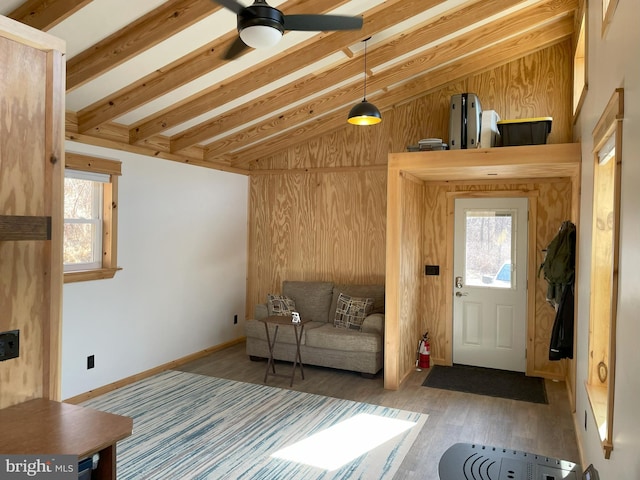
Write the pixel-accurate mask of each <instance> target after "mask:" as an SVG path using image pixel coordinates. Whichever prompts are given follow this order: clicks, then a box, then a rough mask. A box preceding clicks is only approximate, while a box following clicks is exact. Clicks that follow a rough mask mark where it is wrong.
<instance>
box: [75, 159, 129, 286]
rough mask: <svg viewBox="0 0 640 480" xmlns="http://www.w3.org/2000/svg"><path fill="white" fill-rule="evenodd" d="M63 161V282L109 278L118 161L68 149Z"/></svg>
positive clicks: (112, 265)
mask: <svg viewBox="0 0 640 480" xmlns="http://www.w3.org/2000/svg"><path fill="white" fill-rule="evenodd" d="M65 163H66V168H65V178H64V252H63V255H64V277H65V283H68V282H75V281H82V280H97V279H102V278H112V277H113V276H114V275H115V272H116V271H117V270H119V268H118V267H117V263H116V251H117V249H116V241H117V196H118V195H117V185H118V183H117V179H118V176H120V173H121V172H120V167H121V162H118V161H115V160H107V159H102V158H94V157H89V156H86V155H81V154H75V153H69V152H68V153H67V154H66V160H65Z"/></svg>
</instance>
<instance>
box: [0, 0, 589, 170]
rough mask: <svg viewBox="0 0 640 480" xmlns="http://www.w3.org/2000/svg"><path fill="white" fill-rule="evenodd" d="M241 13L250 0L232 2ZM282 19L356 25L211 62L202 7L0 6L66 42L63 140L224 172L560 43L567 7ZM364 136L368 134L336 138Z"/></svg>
mask: <svg viewBox="0 0 640 480" xmlns="http://www.w3.org/2000/svg"><path fill="white" fill-rule="evenodd" d="M240 1H241V2H242V3H243V4H245V5H248V4H250V3H251V2H250V1H247V0H240ZM269 4H270V5H271V6H273V7H277V8H278V9H280V10H281V11H282V12H283V13H285V15H286V14H298V13H313V14H319V13H328V12H331V13H334V14H340V15H361V16H362V17H363V19H364V26H363V28H362V30H358V31H341V32H287V33H286V34H285V35H284V37H283V39H282V40H281V42H280V43H279V44H277V45H276V46H275V47H271V48H267V49H256V50H252V49H247V51H246V52H245V54H244V55H242V56H241V57H240V58H237V59H235V60H232V61H224V60H223V59H222V55H223V54H224V52H225V51H226V49H227V48H228V47H229V45H230V44H231V43H232V42H233V41H234V39H235V38H236V36H237V31H236V29H235V27H236V18H235V15H234V14H233V13H231V12H229V11H228V10H226V9H224V8H222V7H220V6H219V5H218V4H217V3H214V2H212V1H211V0H134V1H132V0H28V1H24V0H3V2H2V5H1V6H0V14H2V15H5V16H8V17H11V18H14V19H16V20H19V21H21V22H24V23H26V24H29V25H31V26H33V27H35V28H38V29H41V30H45V31H49V32H50V33H52V34H53V35H56V36H58V37H61V38H63V39H65V40H66V41H67V58H68V60H67V125H66V132H67V138H69V139H73V140H77V141H79V142H83V143H88V144H93V145H98V146H105V147H111V148H116V149H121V150H127V151H132V152H136V153H142V154H146V155H152V156H156V157H159V158H164V159H169V160H174V161H180V162H187V163H191V164H195V165H203V166H208V167H212V168H219V169H223V170H230V171H246V170H247V169H248V168H250V164H251V162H252V161H254V160H256V159H258V158H260V157H265V156H269V155H271V154H274V153H277V152H278V151H280V150H282V149H284V148H287V147H288V146H290V145H292V144H295V143H298V142H303V141H306V140H308V139H311V138H313V137H315V136H317V135H319V134H323V133H328V132H330V131H332V130H335V129H338V128H343V127H344V126H345V124H346V117H347V114H348V112H349V110H350V108H351V107H352V106H353V105H354V104H355V103H357V102H359V101H361V100H362V96H363V79H364V74H363V71H364V59H363V51H364V50H363V45H364V44H363V40H364V39H365V38H367V37H371V39H370V40H369V41H368V42H367V59H366V64H367V71H366V74H367V100H369V101H371V102H372V103H375V104H376V105H377V106H378V108H379V109H380V110H381V111H382V114H383V117H384V111H385V110H388V109H391V108H393V107H394V106H395V105H398V104H402V103H404V102H407V101H410V100H411V99H414V98H416V97H418V96H420V95H422V94H424V93H425V92H428V91H431V90H434V89H436V88H438V87H439V86H442V85H446V84H447V83H450V82H452V81H454V80H457V79H460V78H464V77H466V76H468V75H471V74H474V73H477V72H481V71H483V70H486V69H489V68H493V67H495V66H498V65H501V64H504V63H506V62H509V61H512V60H514V59H516V58H519V57H522V56H524V55H527V54H528V53H531V52H533V51H536V50H539V49H541V48H545V47H547V46H549V45H552V44H555V43H557V42H561V41H564V40H566V39H567V38H569V37H571V36H572V35H573V32H574V29H575V28H574V13H575V10H576V8H577V0H528V1H523V0H467V1H465V0H447V1H443V0H386V1H384V0H285V1H281V0H280V1H279V0H271V1H269ZM349 128H376V127H355V126H353V127H349Z"/></svg>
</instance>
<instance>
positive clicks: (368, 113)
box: [347, 99, 382, 125]
mask: <svg viewBox="0 0 640 480" xmlns="http://www.w3.org/2000/svg"><path fill="white" fill-rule="evenodd" d="M347 121H348V122H349V123H351V124H353V125H375V124H376V123H380V122H381V121H382V115H380V110H378V108H377V107H376V106H375V105H374V104H373V103H369V102H367V100H366V99H363V100H362V102H360V103H358V104H356V105H355V106H354V107H353V108H352V109H351V111H350V112H349V118H348V119H347Z"/></svg>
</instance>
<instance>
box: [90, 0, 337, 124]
mask: <svg viewBox="0 0 640 480" xmlns="http://www.w3.org/2000/svg"><path fill="white" fill-rule="evenodd" d="M346 2H347V0H318V1H315V2H313V8H314V9H315V10H314V11H315V12H326V11H329V10H332V9H334V8H337V7H339V6H340V5H342V4H344V3H346ZM309 3H310V0H290V1H289V2H287V3H285V4H283V5H280V7H279V8H281V9H284V10H286V11H287V12H288V13H290V14H300V13H305V12H308V11H309V9H310V8H311V7H310V6H309ZM237 36H238V33H237V32H236V31H232V32H229V33H228V34H226V35H223V36H221V37H220V38H217V39H216V40H214V41H213V42H211V43H209V44H207V45H204V46H203V47H201V48H199V49H197V50H195V51H194V52H191V53H189V54H187V55H185V56H183V57H182V58H179V59H178V60H176V61H175V62H172V63H170V64H168V65H165V66H164V67H162V68H159V69H157V70H156V71H154V72H151V73H150V74H148V75H146V76H145V77H143V78H141V79H139V80H137V81H136V82H134V83H132V84H130V85H128V86H126V87H124V88H122V89H120V90H119V91H117V92H115V93H113V94H111V95H109V96H107V97H105V98H103V99H101V100H99V101H97V102H94V103H93V104H92V105H89V106H87V107H85V108H83V109H82V110H80V111H78V122H79V123H78V128H79V129H80V131H81V132H83V133H86V132H88V131H89V130H91V129H92V128H94V127H97V126H98V125H101V124H103V123H107V122H110V121H111V120H113V119H115V118H117V117H119V116H121V115H124V114H125V113H128V112H130V111H132V110H135V109H136V108H138V107H140V106H141V105H144V104H145V103H148V102H150V101H152V100H155V99H156V98H158V97H160V96H162V95H164V94H166V93H167V92H169V91H171V90H175V89H176V88H179V87H181V86H183V85H186V84H187V83H189V82H191V81H193V80H195V79H197V78H199V77H201V76H202V75H205V74H207V73H209V72H211V71H213V70H215V69H216V68H219V67H221V66H223V65H224V64H225V63H227V61H226V60H224V59H223V58H222V52H226V51H227V49H228V48H229V47H230V46H231V44H232V43H233V42H234V41H235V39H236V38H237ZM249 51H251V50H246V51H245V52H243V54H244V53H248V52H249ZM160 131H161V130H158V132H156V133H159V132H160Z"/></svg>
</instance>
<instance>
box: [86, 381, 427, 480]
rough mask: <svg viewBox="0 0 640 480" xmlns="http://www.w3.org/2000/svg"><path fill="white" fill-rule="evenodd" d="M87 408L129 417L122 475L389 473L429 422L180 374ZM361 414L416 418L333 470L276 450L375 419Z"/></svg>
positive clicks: (273, 477) (271, 478) (271, 479)
mask: <svg viewBox="0 0 640 480" xmlns="http://www.w3.org/2000/svg"><path fill="white" fill-rule="evenodd" d="M83 405H84V406H87V407H92V408H95V409H98V410H102V411H107V412H112V413H117V414H120V415H126V416H129V417H132V418H133V420H134V422H133V435H132V436H130V437H128V438H127V439H125V440H123V441H121V442H119V443H118V447H117V449H118V456H117V460H118V461H117V475H118V478H119V479H120V480H127V479H131V480H134V479H135V480H139V479H154V480H156V479H168V480H169V479H170V480H174V479H175V480H177V479H181V480H182V479H223V478H224V479H265V480H267V479H268V480H279V479H287V480H290V479H304V480H308V479H322V480H329V479H376V480H377V479H391V478H393V475H394V473H395V472H396V471H397V469H398V467H399V466H400V464H401V463H402V460H403V458H404V456H405V455H406V453H407V452H408V451H409V448H411V445H412V444H413V442H414V441H415V439H416V437H417V435H418V433H419V432H420V430H421V428H422V426H423V425H424V422H425V421H426V419H427V415H425V414H421V413H415V412H408V411H403V410H397V409H393V408H386V407H380V406H376V405H370V404H366V403H358V402H352V401H348V400H340V399H336V398H331V397H324V396H321V395H312V394H309V393H303V392H295V391H291V390H284V389H280V388H274V387H269V386H265V385H254V384H249V383H242V382H235V381H231V380H224V379H220V378H215V377H209V376H203V375H197V374H192V373H184V372H176V371H168V372H164V373H161V374H158V375H155V376H153V377H150V378H148V379H145V380H141V381H139V382H136V383H134V384H132V385H129V386H127V387H123V388H121V389H118V390H116V391H113V392H110V393H107V394H105V395H101V396H100V397H97V398H94V399H92V400H89V401H87V402H84V404H83ZM362 414H365V415H373V416H376V417H382V418H383V419H385V421H387V420H389V419H397V420H402V421H406V422H413V423H415V425H414V426H413V427H410V428H409V429H408V430H406V431H404V432H403V433H400V434H397V435H396V436H395V437H393V438H392V439H390V440H388V441H386V442H385V443H383V444H381V445H379V446H377V447H375V448H374V449H373V450H370V451H368V452H366V453H363V454H361V455H359V456H358V457H357V458H354V459H352V460H351V461H349V462H348V463H346V464H344V465H342V466H340V467H336V469H334V470H327V469H325V468H319V467H317V466H310V465H309V464H305V463H299V462H298V461H290V460H284V459H282V458H274V457H272V454H274V453H275V452H277V451H279V450H281V449H284V448H285V447H290V446H291V445H293V444H295V443H296V442H300V441H302V440H305V442H306V441H307V439H309V437H310V436H312V437H317V436H320V437H321V436H322V434H321V433H320V432H325V433H326V432H327V429H330V430H332V429H335V428H339V425H340V424H342V425H344V422H345V421H351V419H353V418H354V417H356V416H359V417H360V418H374V417H363V416H362ZM395 423H398V422H395ZM409 425H410V424H409ZM331 427H333V428H331ZM314 434H315V435H314ZM302 445H307V443H303V444H302ZM308 448H309V447H307V449H308ZM314 448H315V447H314ZM330 448H335V451H336V456H337V454H338V453H341V451H342V450H343V446H340V442H336V443H335V444H331V445H330ZM285 458H286V457H285Z"/></svg>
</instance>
